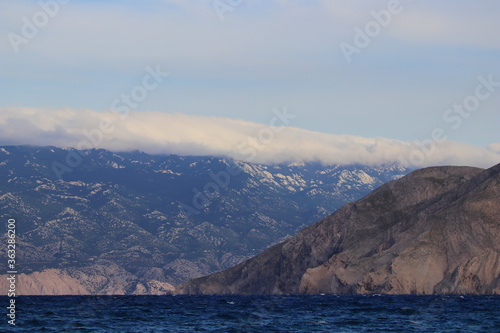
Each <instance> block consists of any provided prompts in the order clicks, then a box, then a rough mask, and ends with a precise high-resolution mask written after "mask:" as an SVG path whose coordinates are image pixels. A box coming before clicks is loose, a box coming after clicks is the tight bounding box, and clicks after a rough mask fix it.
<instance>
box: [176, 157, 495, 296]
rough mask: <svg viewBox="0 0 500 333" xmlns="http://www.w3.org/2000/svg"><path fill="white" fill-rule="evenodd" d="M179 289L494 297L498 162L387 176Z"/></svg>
mask: <svg viewBox="0 0 500 333" xmlns="http://www.w3.org/2000/svg"><path fill="white" fill-rule="evenodd" d="M178 292H180V293H184V294H297V293H309V294H313V293H360V294H368V293H386V294H432V293H454V294H457V293H459V294H500V164H499V165H496V166H494V167H492V168H490V169H488V170H482V169H477V168H469V167H433V168H426V169H421V170H417V171H414V172H412V173H410V174H409V175H407V176H405V177H403V178H401V179H399V180H396V181H391V182H389V183H387V184H385V185H383V186H381V187H380V188H378V189H377V190H375V191H374V192H372V193H371V194H369V195H367V196H366V197H364V198H363V199H361V200H359V201H356V202H354V203H349V204H347V205H345V206H343V207H342V208H340V209H339V210H337V211H336V212H335V213H334V214H332V215H330V216H329V217H327V218H325V219H323V220H322V221H320V222H318V223H316V224H314V225H312V226H310V227H307V228H305V229H303V230H302V231H301V232H300V233H298V234H297V235H296V236H294V237H292V238H291V239H289V240H288V241H285V242H283V243H281V244H278V245H276V246H274V247H272V248H270V249H268V250H266V251H264V252H263V253H261V254H260V255H258V256H256V257H254V258H252V259H250V260H248V261H245V262H243V263H241V264H239V265H237V266H235V267H233V268H230V269H228V270H225V271H222V272H219V273H216V274H213V275H210V276H206V277H202V278H198V279H194V280H191V281H189V282H188V283H186V284H183V285H181V286H179V287H178Z"/></svg>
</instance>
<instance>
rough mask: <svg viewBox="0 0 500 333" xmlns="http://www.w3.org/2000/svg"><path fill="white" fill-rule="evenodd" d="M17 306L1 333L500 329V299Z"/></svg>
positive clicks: (108, 301) (228, 299)
mask: <svg viewBox="0 0 500 333" xmlns="http://www.w3.org/2000/svg"><path fill="white" fill-rule="evenodd" d="M16 303H17V308H16V311H17V312H16V315H17V318H16V324H17V325H16V327H15V328H10V327H9V325H8V324H7V318H6V317H7V316H6V315H2V317H3V322H2V323H1V325H0V331H2V332H496V333H498V332H500V296H463V297H462V296H331V295H327V296H216V297H213V296H118V297H116V296H102V297H97V296H76V297H75V296H71V297H63V296H58V297H51V296H45V297H18V298H16ZM0 304H3V305H8V298H6V297H0ZM3 305H2V306H1V308H3V309H5V310H4V313H6V308H5V307H4V306H3Z"/></svg>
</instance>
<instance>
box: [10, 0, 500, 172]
mask: <svg viewBox="0 0 500 333" xmlns="http://www.w3.org/2000/svg"><path fill="white" fill-rule="evenodd" d="M499 14H500V2H498V1H494V0H482V1H475V2H471V1H468V0H467V1H466V0H443V1H439V2H437V1H431V0H427V1H426V0H419V1H410V0H401V1H398V0H390V1H378V0H375V1H366V0H365V1H358V0H354V1H337V0H331V1H329V0H182V1H181V0H143V1H131V0H129V1H127V0H123V1H118V0H115V1H112V0H101V1H94V0H86V1H85V0H71V1H68V0H42V1H26V0H4V1H1V2H0V36H2V38H0V144H42V143H43V144H52V145H57V146H73V147H76V146H78V144H79V143H82V142H84V141H85V140H87V141H89V142H90V143H91V144H92V145H91V146H92V147H94V146H95V147H97V148H100V147H103V148H108V149H114V150H124V149H140V150H143V151H146V152H154V153H162V152H164V153H178V154H225V155H229V156H232V157H237V158H243V159H253V160H256V161H263V162H266V161H267V162H279V161H285V160H287V161H288V160H299V159H307V160H310V159H314V160H321V161H324V162H326V163H336V162H338V163H354V162H356V163H357V162H365V163H378V162H383V161H385V162H390V161H400V162H401V163H403V164H408V165H415V166H426V165H435V164H467V165H477V166H482V167H487V166H491V165H493V164H495V163H498V162H500V137H499V131H498V128H499V125H500V112H499V106H500V39H499V38H498V31H500V21H499V20H498V15H499ZM277 110H281V111H279V112H282V113H283V112H284V111H283V110H286V112H287V113H288V114H290V115H293V117H292V116H290V118H287V119H285V121H286V122H285V123H283V119H279V120H280V121H281V123H280V124H279V125H278V126H282V125H286V126H287V127H289V128H287V129H286V130H282V128H281V127H276V126H274V127H273V125H272V124H271V123H272V122H273V121H274V123H273V124H276V117H277V115H276V113H277V112H278V111H277ZM101 121H104V122H107V123H108V125H110V124H111V125H110V126H112V127H113V129H112V130H109V129H108V131H107V132H106V131H104V130H102V129H100V127H99V123H100V122H101ZM236 124H237V125H236ZM139 128H140V129H139ZM214 128H215V129H217V130H214ZM18 129H20V130H18ZM97 131H100V132H101V134H102V140H94V141H95V142H94V143H92V142H91V141H92V140H89V139H88V137H87V136H86V135H85V133H97ZM96 135H97V134H96ZM96 137H97V136H96ZM248 142H250V143H251V146H252V147H253V150H252V149H245V148H242V147H243V146H244V145H245V144H246V143H248ZM80 146H81V147H87V146H89V144H83V143H82V144H81V145H80ZM238 147H240V148H238ZM403 161H404V162H403Z"/></svg>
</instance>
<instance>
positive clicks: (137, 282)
mask: <svg viewBox="0 0 500 333" xmlns="http://www.w3.org/2000/svg"><path fill="white" fill-rule="evenodd" d="M8 286H9V285H8V280H7V275H0V291H2V294H3V295H7V292H6V291H7V290H8V289H9V288H8ZM174 289H175V288H174V287H173V286H172V285H170V284H168V283H166V282H160V281H156V280H147V279H139V278H137V277H136V276H134V275H132V274H130V273H129V272H127V271H125V270H123V269H121V268H120V267H118V266H117V265H113V264H109V263H108V264H107V265H102V264H96V265H92V266H88V267H84V268H81V269H69V270H66V269H46V270H43V271H41V272H34V273H31V274H20V275H18V276H17V277H16V294H17V295H52V296H53V295H167V294H172V293H173V291H174Z"/></svg>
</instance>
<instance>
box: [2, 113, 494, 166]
mask: <svg viewBox="0 0 500 333" xmlns="http://www.w3.org/2000/svg"><path fill="white" fill-rule="evenodd" d="M295 117H296V115H294V114H293V113H292V112H290V111H287V110H285V109H281V110H278V109H276V110H274V111H273V113H272V114H271V115H270V118H269V123H268V124H267V125H265V124H258V123H252V122H247V121H242V120H235V119H228V118H219V117H204V116H193V115H186V114H180V113H173V114H172V113H170V114H167V113H161V112H131V113H117V112H111V111H110V112H107V113H103V112H97V111H93V110H75V109H33V108H0V144H1V145H19V144H30V145H53V146H58V147H74V148H80V149H89V148H105V149H109V150H112V151H129V150H136V149H137V150H141V151H144V152H146V153H151V154H179V155H225V156H230V157H233V158H236V159H242V160H247V161H250V162H260V163H273V162H296V161H320V162H322V163H325V164H351V163H362V164H368V165H374V164H382V163H391V162H398V163H401V164H402V165H404V166H416V167H423V166H429V165H471V166H480V167H489V166H491V165H494V164H496V163H498V162H499V161H500V149H498V148H499V146H500V144H499V143H492V144H491V145H489V146H488V147H487V148H483V147H477V146H472V145H468V144H463V143H457V142H452V141H444V142H441V141H442V140H436V138H434V139H432V138H427V139H422V140H421V141H420V143H416V142H404V141H399V140H392V139H386V138H364V137H359V136H351V135H332V134H323V133H318V132H311V131H306V130H302V129H299V128H294V127H291V126H293V122H294V119H295Z"/></svg>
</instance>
